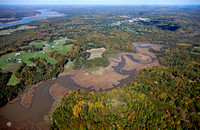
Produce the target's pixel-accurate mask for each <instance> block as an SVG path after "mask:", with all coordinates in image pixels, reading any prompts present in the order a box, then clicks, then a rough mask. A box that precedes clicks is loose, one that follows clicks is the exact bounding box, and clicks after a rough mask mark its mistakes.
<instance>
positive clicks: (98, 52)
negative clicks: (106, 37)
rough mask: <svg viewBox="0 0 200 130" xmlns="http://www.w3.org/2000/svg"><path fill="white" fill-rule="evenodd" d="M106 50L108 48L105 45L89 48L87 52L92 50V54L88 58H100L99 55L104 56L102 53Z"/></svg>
mask: <svg viewBox="0 0 200 130" xmlns="http://www.w3.org/2000/svg"><path fill="white" fill-rule="evenodd" d="M105 50H106V49H105V48H104V47H102V48H97V49H91V50H87V52H90V54H91V55H90V57H89V58H88V60H91V59H95V58H98V57H102V54H103V52H104V51H105Z"/></svg>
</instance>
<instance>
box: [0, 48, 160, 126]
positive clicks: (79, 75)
mask: <svg viewBox="0 0 200 130" xmlns="http://www.w3.org/2000/svg"><path fill="white" fill-rule="evenodd" d="M136 46H151V47H152V48H153V49H155V50H158V49H160V47H161V46H159V45H152V44H137V45H136ZM145 54H146V55H145ZM127 55H131V56H133V57H134V59H136V60H138V61H139V62H134V61H133V60H131V59H130V57H128V56H127ZM122 57H123V58H124V60H125V65H124V66H123V68H120V71H121V70H128V71H129V70H133V69H136V70H137V71H138V70H140V69H142V68H144V67H147V66H151V65H156V66H157V65H159V62H158V61H157V60H156V59H155V58H156V56H155V54H154V53H152V52H150V51H149V49H147V48H137V53H119V54H118V55H117V56H116V57H115V58H111V57H110V58H109V61H110V64H109V66H108V67H105V68H102V67H100V68H98V69H95V70H83V69H81V70H70V71H67V72H64V73H61V74H60V75H59V77H58V78H60V79H62V80H65V76H67V75H71V78H72V79H73V81H74V82H75V83H76V84H78V85H80V86H81V87H84V88H90V89H94V90H96V91H99V90H106V89H111V88H114V87H115V86H117V85H121V84H120V81H121V80H123V79H127V81H130V80H131V79H130V78H128V77H129V76H130V75H123V74H120V73H117V72H116V71H115V69H114V68H113V66H118V65H119V63H120V62H122ZM152 58H153V59H152ZM67 77H68V78H69V76H67ZM133 78H134V77H133ZM127 81H125V82H124V83H127ZM47 82H48V81H47ZM56 82H57V83H56ZM122 82H123V81H122ZM41 83H43V82H40V83H38V84H36V85H33V86H31V87H30V88H28V89H26V91H25V92H24V93H23V94H22V95H21V96H19V97H17V98H16V99H14V100H13V101H11V102H9V103H14V102H16V101H19V100H20V99H21V101H20V104H21V105H22V106H23V107H25V108H28V109H29V108H30V107H31V104H32V101H33V97H34V94H35V87H37V86H38V85H39V84H41ZM59 83H60V84H59ZM59 83H58V79H57V80H55V81H54V84H53V85H52V86H51V87H50V88H49V89H48V91H49V94H50V95H51V96H52V97H53V98H54V102H53V104H50V106H51V109H50V111H49V109H48V111H49V112H48V115H46V116H45V118H44V120H45V121H40V122H39V121H38V122H37V123H36V124H35V125H36V126H37V128H38V129H46V128H47V129H49V126H50V122H49V121H51V115H52V113H53V111H54V110H55V109H56V108H57V107H59V106H60V104H61V99H62V98H63V96H64V95H65V94H67V93H69V92H70V89H71V88H70V89H68V88H67V83H63V84H62V83H61V82H59ZM61 84H62V85H63V86H62V85H61ZM72 85H73V84H72ZM51 96H49V97H51ZM38 107H39V106H38ZM30 110H31V109H30ZM28 111H29V110H28ZM42 118H43V117H42ZM6 121H7V120H5V121H1V120H0V122H2V124H3V127H1V126H2V125H1V123H0V129H1V128H7V127H6V126H5V123H7V122H6ZM19 124H21V126H23V127H19V128H21V129H27V128H29V129H34V127H33V123H31V122H30V121H25V122H17V123H14V124H13V127H14V126H17V125H19ZM36 126H35V127H36Z"/></svg>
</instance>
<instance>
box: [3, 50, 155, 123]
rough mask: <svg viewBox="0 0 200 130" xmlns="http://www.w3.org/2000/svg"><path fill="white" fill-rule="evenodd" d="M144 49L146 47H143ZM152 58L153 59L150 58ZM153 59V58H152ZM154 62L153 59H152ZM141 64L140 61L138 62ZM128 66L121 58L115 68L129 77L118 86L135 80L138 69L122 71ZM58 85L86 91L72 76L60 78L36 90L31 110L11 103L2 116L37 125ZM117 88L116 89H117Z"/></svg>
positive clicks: (41, 85)
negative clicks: (51, 91)
mask: <svg viewBox="0 0 200 130" xmlns="http://www.w3.org/2000/svg"><path fill="white" fill-rule="evenodd" d="M143 48H144V47H143ZM150 58H151V57H150ZM129 59H131V60H132V61H134V62H137V60H135V59H134V58H133V57H129ZM151 59H152V58H151ZM152 60H153V59H152ZM138 62H139V61H138ZM125 64H126V61H125V59H124V57H123V56H122V57H121V61H120V62H118V66H115V67H113V68H114V70H115V72H117V73H119V74H121V75H129V77H128V78H127V79H123V80H121V81H120V84H119V85H117V86H121V85H124V84H126V83H128V82H130V81H131V80H133V79H134V75H135V73H136V69H133V70H130V71H125V70H121V69H122V68H123V67H124V66H125ZM55 83H58V84H60V85H62V86H64V87H66V88H68V89H70V90H74V89H85V88H83V87H81V86H79V85H78V84H76V83H75V82H74V80H73V79H72V78H71V76H70V75H67V76H63V77H58V78H57V79H56V80H47V81H45V82H44V83H42V84H40V85H38V86H37V87H36V88H35V90H36V91H35V95H34V99H33V102H32V104H31V108H30V109H26V108H24V107H23V106H21V105H20V101H17V102H15V103H12V104H11V103H9V104H7V105H6V106H4V107H3V108H2V109H1V110H0V116H3V117H4V118H6V119H7V120H8V121H10V122H20V121H27V120H31V121H32V122H33V123H35V125H36V124H37V123H38V122H40V121H42V120H43V119H44V116H45V115H47V114H48V112H49V110H50V108H51V106H52V104H53V102H54V99H53V97H52V96H51V95H50V94H49V89H50V87H51V85H53V84H55ZM117 86H115V87H117Z"/></svg>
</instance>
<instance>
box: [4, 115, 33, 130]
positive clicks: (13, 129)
mask: <svg viewBox="0 0 200 130" xmlns="http://www.w3.org/2000/svg"><path fill="white" fill-rule="evenodd" d="M8 122H9V121H8V120H6V119H5V118H3V117H0V130H5V129H7V130H36V128H35V126H34V123H33V122H31V121H22V122H11V126H8V125H7V123H8Z"/></svg>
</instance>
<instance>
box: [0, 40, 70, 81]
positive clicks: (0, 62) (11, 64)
mask: <svg viewBox="0 0 200 130" xmlns="http://www.w3.org/2000/svg"><path fill="white" fill-rule="evenodd" d="M44 44H45V47H43V45H44ZM64 44H65V39H60V40H55V41H53V42H51V43H47V42H45V41H34V42H32V43H30V44H29V45H31V46H35V47H39V48H42V47H43V50H42V51H36V52H25V51H19V52H12V53H9V54H6V55H3V56H1V57H0V68H1V69H2V70H3V71H10V72H15V70H16V69H17V68H18V66H19V65H20V64H21V63H18V62H19V61H22V62H24V63H27V65H30V66H35V64H34V63H33V62H31V61H29V59H30V58H32V57H43V58H44V59H46V60H47V62H48V63H50V64H54V63H56V62H57V60H56V59H54V58H51V57H50V56H49V53H50V52H51V51H53V50H54V51H57V52H59V53H61V54H65V53H66V52H67V51H68V50H69V49H70V48H71V47H72V46H73V45H72V44H71V45H64ZM16 53H20V54H21V55H20V56H15V54H16ZM9 58H12V61H9V60H8V59H9ZM72 65H73V63H70V64H69V66H68V67H67V68H66V69H67V70H68V69H71V68H72ZM18 82H19V80H18V79H17V78H16V77H15V76H14V74H13V75H12V77H11V79H10V81H9V83H8V85H14V84H16V83H18Z"/></svg>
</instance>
